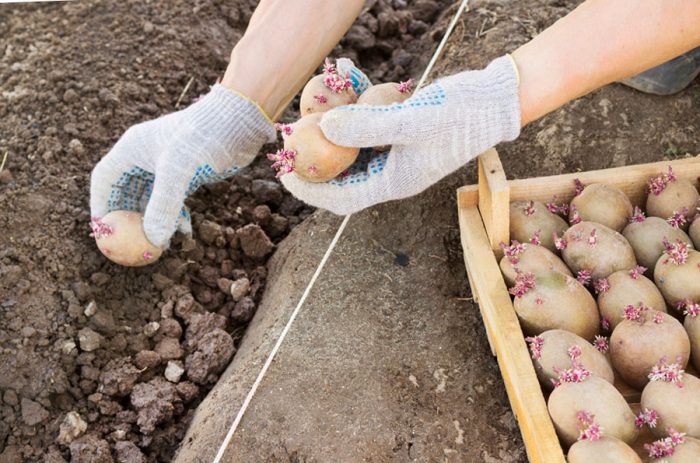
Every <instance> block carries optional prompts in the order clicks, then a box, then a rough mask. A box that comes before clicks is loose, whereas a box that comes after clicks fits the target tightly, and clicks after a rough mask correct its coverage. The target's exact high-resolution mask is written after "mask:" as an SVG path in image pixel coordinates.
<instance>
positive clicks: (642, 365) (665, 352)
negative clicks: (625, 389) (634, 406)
mask: <svg viewBox="0 0 700 463" xmlns="http://www.w3.org/2000/svg"><path fill="white" fill-rule="evenodd" d="M689 357H690V340H689V339H688V334H687V333H686V332H685V329H684V328H683V325H681V323H680V322H679V321H678V320H676V319H675V318H673V317H671V316H670V315H668V314H665V313H663V312H657V311H656V310H650V309H649V308H648V307H645V306H644V305H639V306H636V307H635V306H631V305H630V306H628V307H627V308H625V320H623V321H622V322H620V324H619V325H617V327H616V328H615V330H614V331H613V333H612V336H610V359H611V360H612V364H613V367H614V368H615V371H617V372H618V373H619V374H620V377H621V378H622V379H623V380H624V381H625V382H626V383H627V384H629V385H630V386H632V387H634V388H636V389H640V390H641V389H642V388H643V387H644V386H645V385H646V384H647V383H648V382H649V377H648V375H649V372H651V370H652V368H653V367H654V365H656V364H657V363H659V362H660V361H661V360H662V359H673V360H674V361H676V362H677V363H678V364H679V365H681V368H685V366H686V365H687V364H688V359H689Z"/></svg>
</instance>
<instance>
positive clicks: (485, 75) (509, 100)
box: [480, 55, 520, 141]
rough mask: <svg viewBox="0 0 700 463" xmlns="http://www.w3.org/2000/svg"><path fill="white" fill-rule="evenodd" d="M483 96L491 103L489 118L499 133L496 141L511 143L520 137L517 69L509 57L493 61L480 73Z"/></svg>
mask: <svg viewBox="0 0 700 463" xmlns="http://www.w3.org/2000/svg"><path fill="white" fill-rule="evenodd" d="M480 80H481V82H482V85H483V86H484V90H485V91H484V93H482V95H484V96H485V97H487V98H488V99H489V101H490V102H491V104H490V106H491V110H490V111H489V112H490V118H491V121H490V122H491V124H492V127H493V128H494V129H496V130H497V131H499V132H500V136H499V137H498V138H499V139H500V140H497V141H513V140H515V139H516V138H518V136H519V135H520V92H519V81H520V79H519V76H518V69H517V67H516V66H515V63H514V62H513V60H512V58H511V57H510V56H509V55H504V56H501V57H500V58H496V59H495V60H493V61H492V62H491V63H490V64H489V65H488V66H486V68H485V69H484V70H483V71H482V79H480Z"/></svg>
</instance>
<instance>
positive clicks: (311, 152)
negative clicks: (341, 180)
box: [283, 113, 360, 182]
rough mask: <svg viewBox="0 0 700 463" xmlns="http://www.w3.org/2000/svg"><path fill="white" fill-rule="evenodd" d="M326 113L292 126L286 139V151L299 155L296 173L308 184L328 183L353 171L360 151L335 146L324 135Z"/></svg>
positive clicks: (307, 117)
mask: <svg viewBox="0 0 700 463" xmlns="http://www.w3.org/2000/svg"><path fill="white" fill-rule="evenodd" d="M321 117H323V114H322V113H313V114H309V115H308V116H304V117H302V118H301V119H299V120H298V121H296V122H295V123H294V124H291V125H290V127H291V129H292V133H291V135H283V138H284V148H285V149H288V150H292V151H295V152H296V157H295V158H294V172H295V173H296V174H297V175H298V176H300V177H301V178H303V179H304V180H306V181H308V182H327V181H328V180H331V179H334V178H335V177H337V176H338V175H340V173H341V172H343V171H344V170H345V169H347V168H348V167H350V166H351V165H352V163H353V162H355V159H357V155H358V154H359V153H360V150H359V149H358V148H348V147H345V146H338V145H336V144H334V143H331V142H330V141H329V140H328V139H327V138H326V137H325V136H324V135H323V132H322V131H321V127H320V126H319V122H320V121H321Z"/></svg>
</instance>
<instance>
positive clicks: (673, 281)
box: [654, 241, 700, 307]
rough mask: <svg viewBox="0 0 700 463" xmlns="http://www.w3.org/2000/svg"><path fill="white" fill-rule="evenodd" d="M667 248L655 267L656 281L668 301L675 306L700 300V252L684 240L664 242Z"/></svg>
mask: <svg viewBox="0 0 700 463" xmlns="http://www.w3.org/2000/svg"><path fill="white" fill-rule="evenodd" d="M664 246H665V247H666V250H665V251H664V253H663V254H662V255H661V257H659V260H658V261H657V263H656V266H655V267H654V282H655V283H656V286H658V288H659V290H660V291H661V294H663V295H664V298H665V299H666V302H668V304H669V305H671V306H673V307H675V306H677V305H678V304H679V303H683V302H684V301H687V300H690V301H700V283H699V282H700V252H698V251H695V250H694V249H692V248H691V247H690V246H689V245H688V244H687V243H685V242H683V241H676V242H675V243H671V242H668V241H666V242H665V243H664Z"/></svg>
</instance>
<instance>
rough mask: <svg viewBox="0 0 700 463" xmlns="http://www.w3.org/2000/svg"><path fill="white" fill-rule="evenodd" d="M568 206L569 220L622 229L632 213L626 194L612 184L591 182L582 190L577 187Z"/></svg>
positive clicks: (617, 229)
mask: <svg viewBox="0 0 700 463" xmlns="http://www.w3.org/2000/svg"><path fill="white" fill-rule="evenodd" d="M576 193H577V194H576V196H574V199H573V200H571V204H570V206H569V222H570V223H571V224H576V223H578V222H582V221H585V222H596V223H600V224H603V225H605V226H606V227H608V228H610V229H612V230H615V231H618V232H619V231H622V229H623V228H625V225H627V220H628V219H629V217H630V216H631V215H632V203H631V202H630V200H629V198H628V197H627V195H626V194H625V193H624V192H623V191H622V190H620V189H619V188H616V187H614V186H610V185H605V184H603V183H593V184H591V185H588V186H586V187H585V188H583V190H580V188H577V190H576Z"/></svg>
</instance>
